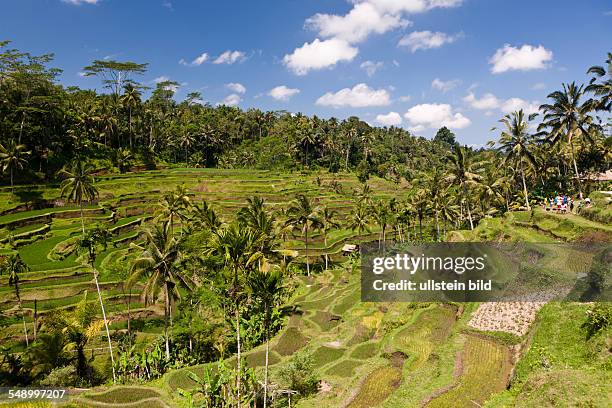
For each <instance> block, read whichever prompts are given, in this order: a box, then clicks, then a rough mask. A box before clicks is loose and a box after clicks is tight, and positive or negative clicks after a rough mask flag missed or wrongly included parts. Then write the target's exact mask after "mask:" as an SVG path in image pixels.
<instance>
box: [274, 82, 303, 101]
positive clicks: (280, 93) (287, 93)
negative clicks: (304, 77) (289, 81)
mask: <svg viewBox="0 0 612 408" xmlns="http://www.w3.org/2000/svg"><path fill="white" fill-rule="evenodd" d="M298 93H300V90H299V89H297V88H288V87H287V86H285V85H280V86H277V87H274V88H272V89H270V91H269V92H268V95H269V96H271V97H272V98H274V99H276V100H277V101H288V100H289V99H290V98H291V97H292V96H293V95H296V94H298Z"/></svg>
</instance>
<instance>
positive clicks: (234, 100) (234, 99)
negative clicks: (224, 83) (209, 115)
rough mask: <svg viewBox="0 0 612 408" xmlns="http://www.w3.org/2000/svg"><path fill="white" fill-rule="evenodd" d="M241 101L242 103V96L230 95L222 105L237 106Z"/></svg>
mask: <svg viewBox="0 0 612 408" xmlns="http://www.w3.org/2000/svg"><path fill="white" fill-rule="evenodd" d="M241 101H242V98H241V97H240V95H238V94H230V95H227V96H226V97H225V99H223V101H222V102H221V105H227V106H236V105H238V104H239V103H240V102H241Z"/></svg>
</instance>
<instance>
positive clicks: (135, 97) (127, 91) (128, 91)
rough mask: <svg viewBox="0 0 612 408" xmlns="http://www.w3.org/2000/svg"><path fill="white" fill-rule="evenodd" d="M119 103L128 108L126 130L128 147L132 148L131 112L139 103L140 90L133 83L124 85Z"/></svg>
mask: <svg viewBox="0 0 612 408" xmlns="http://www.w3.org/2000/svg"><path fill="white" fill-rule="evenodd" d="M121 104H122V105H123V106H124V107H126V108H127V109H128V118H129V119H128V130H129V136H130V149H132V147H133V146H132V113H133V111H134V109H136V108H137V107H138V105H140V91H139V90H138V88H136V87H135V86H134V85H133V84H130V83H128V84H127V85H125V87H124V93H123V96H122V97H121Z"/></svg>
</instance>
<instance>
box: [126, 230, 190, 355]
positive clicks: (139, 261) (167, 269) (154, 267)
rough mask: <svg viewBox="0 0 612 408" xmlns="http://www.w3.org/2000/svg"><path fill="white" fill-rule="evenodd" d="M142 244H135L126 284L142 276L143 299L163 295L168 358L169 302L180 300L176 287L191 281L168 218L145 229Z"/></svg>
mask: <svg viewBox="0 0 612 408" xmlns="http://www.w3.org/2000/svg"><path fill="white" fill-rule="evenodd" d="M145 237H146V245H145V246H144V247H141V246H137V248H138V249H140V251H141V252H140V255H139V256H138V257H137V258H136V259H135V260H134V261H133V263H132V270H131V275H130V277H129V279H128V287H131V286H132V285H133V284H134V283H135V282H137V281H138V280H139V279H141V278H142V277H143V276H144V277H146V283H145V285H144V289H143V292H142V296H143V297H144V299H145V302H147V303H149V302H151V303H154V302H155V301H156V300H157V299H158V298H159V297H160V296H163V298H164V325H165V327H164V336H165V341H166V359H167V360H169V359H170V339H169V333H168V328H169V326H170V325H172V320H171V319H172V302H173V301H174V300H180V298H181V294H180V292H179V287H182V288H185V289H187V290H189V291H191V290H192V287H193V285H192V282H191V281H190V280H189V278H188V277H187V276H186V275H185V274H184V270H183V269H182V268H181V267H180V264H179V263H180V260H181V252H180V247H181V242H180V241H179V240H177V239H176V238H175V237H174V236H172V233H171V232H170V221H165V222H163V223H162V224H161V225H156V226H155V227H154V228H153V229H149V230H145Z"/></svg>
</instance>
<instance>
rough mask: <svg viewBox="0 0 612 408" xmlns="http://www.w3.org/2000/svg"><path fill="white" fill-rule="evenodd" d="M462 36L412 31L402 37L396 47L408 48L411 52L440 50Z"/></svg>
mask: <svg viewBox="0 0 612 408" xmlns="http://www.w3.org/2000/svg"><path fill="white" fill-rule="evenodd" d="M462 35H463V34H461V33H459V34H454V35H451V34H446V33H441V32H439V31H437V32H431V31H413V32H411V33H410V34H408V35H406V36H404V37H402V38H401V39H400V40H399V42H398V43H397V45H398V46H399V47H408V48H410V51H411V52H416V51H418V50H428V49H431V48H440V47H441V46H443V45H444V44H451V43H453V42H455V41H456V40H457V39H459V38H460V37H461V36H462Z"/></svg>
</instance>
